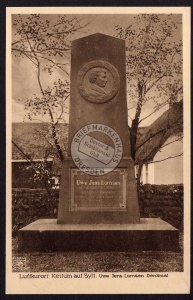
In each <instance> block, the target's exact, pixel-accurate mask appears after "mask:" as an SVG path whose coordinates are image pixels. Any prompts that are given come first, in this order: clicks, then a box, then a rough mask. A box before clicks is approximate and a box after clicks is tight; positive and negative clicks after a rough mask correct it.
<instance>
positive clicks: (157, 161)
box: [149, 153, 183, 164]
mask: <svg viewBox="0 0 193 300" xmlns="http://www.w3.org/2000/svg"><path fill="white" fill-rule="evenodd" d="M182 155H183V153H180V154H177V155H174V156H168V157H166V158H164V159H161V160H156V161H151V162H149V164H155V163H159V162H162V161H165V160H167V159H171V158H175V157H179V156H182Z"/></svg>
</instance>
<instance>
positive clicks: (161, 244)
mask: <svg viewBox="0 0 193 300" xmlns="http://www.w3.org/2000/svg"><path fill="white" fill-rule="evenodd" d="M18 238H19V251H29V252H31V251H43V252H45V251H101V252H104V251H121V252H122V251H124V252H131V251H179V231H178V230H177V229H176V228H174V227H173V226H171V225H169V224H168V223H166V222H165V221H163V220H161V219H159V218H152V219H140V223H139V224H119V225H118V224H116V225H115V224H103V225H101V224H81V225H80V224H73V225H69V224H68V225H66V224H57V221H56V220H55V219H40V220H37V221H35V222H33V223H31V224H29V225H27V226H26V227H24V228H22V229H20V230H19V232H18Z"/></svg>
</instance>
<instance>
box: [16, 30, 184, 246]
mask: <svg viewBox="0 0 193 300" xmlns="http://www.w3.org/2000/svg"><path fill="white" fill-rule="evenodd" d="M70 86H71V88H70V118H69V133H68V152H67V157H66V158H65V159H64V162H63V166H62V176H61V183H60V199H59V208H58V218H57V220H53V219H41V220H37V221H36V222H33V223H32V224H30V225H28V226H26V227H24V228H22V229H21V230H20V231H19V241H20V242H19V244H20V249H27V250H30V249H35V250H44V249H47V250H48V249H50V250H59V249H63V250H76V251H88V250H89V251H139V250H143V251H145V250H148V251H150V250H174V251H176V250H178V248H179V233H178V230H177V229H175V228H174V227H172V226H171V225H169V224H168V223H166V222H164V221H162V220H161V219H159V218H154V219H142V218H141V219H140V213H139V204H138V198H137V189H136V182H135V174H134V162H133V160H132V158H131V156H130V142H129V132H128V119H127V97H126V67H125V42H124V40H121V39H117V38H114V37H110V36H107V35H103V34H99V33H97V34H93V35H90V36H87V37H84V38H80V39H77V40H75V41H73V42H72V52H71V82H70ZM34 241H35V243H34Z"/></svg>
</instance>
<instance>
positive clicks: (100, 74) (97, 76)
mask: <svg viewBox="0 0 193 300" xmlns="http://www.w3.org/2000/svg"><path fill="white" fill-rule="evenodd" d="M89 82H90V84H91V86H90V89H91V90H92V91H93V92H94V93H97V94H98V93H99V94H107V93H108V92H107V91H106V90H105V87H106V85H107V82H108V78H107V72H106V71H105V70H103V69H100V70H98V71H91V73H90V75H89Z"/></svg>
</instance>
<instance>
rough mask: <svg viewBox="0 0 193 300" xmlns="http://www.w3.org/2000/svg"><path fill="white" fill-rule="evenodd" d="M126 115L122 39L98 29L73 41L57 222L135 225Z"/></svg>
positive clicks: (135, 207) (136, 204) (136, 201)
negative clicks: (64, 150) (67, 126)
mask: <svg viewBox="0 0 193 300" xmlns="http://www.w3.org/2000/svg"><path fill="white" fill-rule="evenodd" d="M127 118H128V117H127V99H126V66H125V42H124V40H121V39H117V38H114V37H110V36H107V35H104V34H99V33H97V34H93V35H90V36H87V37H84V38H80V39H77V40H75V41H73V42H72V53H71V83H70V118H69V134H68V157H67V158H66V159H65V160H64V163H63V168H62V177H61V185H60V201H59V210H58V223H64V224H77V223H81V224H90V223H91V224H95V223H98V224H111V223H112V224H116V223H117V224H128V223H139V221H140V216H139V206H138V200H137V191H136V183H135V176H134V164H133V161H132V159H131V157H130V142H129V132H128V119H127ZM105 149H107V151H106V150H105Z"/></svg>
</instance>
